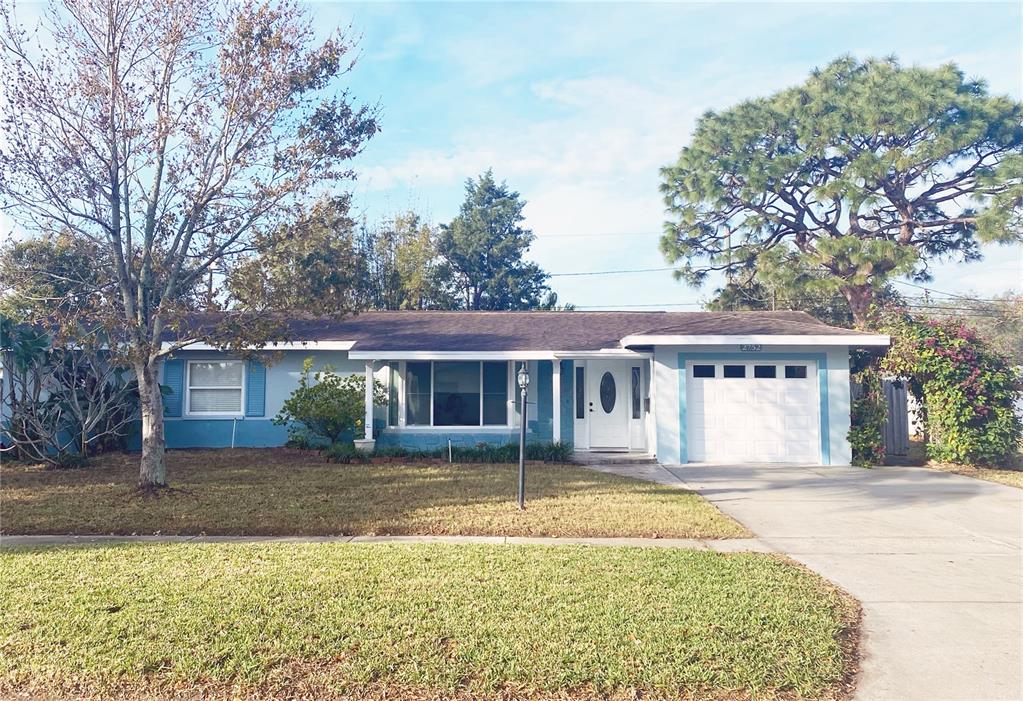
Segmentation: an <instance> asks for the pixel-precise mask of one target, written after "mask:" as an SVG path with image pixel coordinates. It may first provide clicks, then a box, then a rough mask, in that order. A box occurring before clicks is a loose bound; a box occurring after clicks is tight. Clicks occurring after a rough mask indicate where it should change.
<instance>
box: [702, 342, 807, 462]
mask: <svg viewBox="0 0 1023 701" xmlns="http://www.w3.org/2000/svg"><path fill="white" fill-rule="evenodd" d="M819 404H820V394H819V391H818V387H817V366H816V364H815V363H814V362H813V361H771V360H768V361H759V362H758V361H734V362H729V361H713V360H708V361H690V362H689V363H688V367H687V368H686V415H687V426H686V436H687V442H688V450H689V460H690V461H692V462H719V463H721V462H726V463H738V462H766V463H770V462H785V463H815V464H816V463H819V462H820V417H819V415H818V413H819Z"/></svg>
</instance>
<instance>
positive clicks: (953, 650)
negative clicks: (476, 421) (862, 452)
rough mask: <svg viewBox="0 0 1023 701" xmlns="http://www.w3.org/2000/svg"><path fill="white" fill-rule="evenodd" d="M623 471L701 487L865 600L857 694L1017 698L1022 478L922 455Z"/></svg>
mask: <svg viewBox="0 0 1023 701" xmlns="http://www.w3.org/2000/svg"><path fill="white" fill-rule="evenodd" d="M652 468H653V469H652ZM598 469H602V468H598ZM615 471H618V470H615ZM621 472H626V470H621ZM631 474H633V475H634V476H637V477H643V478H645V479H654V480H656V481H658V482H665V483H676V484H678V483H682V484H684V485H685V486H688V487H690V488H691V489H695V490H696V491H699V492H700V493H701V494H702V495H703V496H705V497H706V498H707V499H709V500H710V501H712V502H713V503H714V504H716V505H717V506H718V508H720V509H721V510H722V511H724V512H725V513H727V514H729V515H730V516H732V517H733V518H735V519H736V520H738V521H740V522H741V523H743V524H744V525H745V526H747V527H748V528H749V529H750V530H752V531H753V532H754V533H755V534H756V535H757V536H759V537H760V538H761V539H762V540H763V541H764V542H765V543H766V544H767V545H769V546H770V547H771V548H772V549H774V550H776V551H778V552H782V553H785V554H787V555H789V556H791V557H792V558H794V559H796V560H798V561H800V562H802V563H804V564H806V565H807V566H808V567H810V568H811V569H813V570H815V571H817V572H819V573H820V574H822V575H823V576H824V577H826V578H827V579H829V580H831V581H832V582H834V583H835V584H837V585H839V586H840V587H842V588H843V589H845V590H846V591H848V592H849V593H851V594H852V595H853V596H855V597H856V598H857V599H859V600H860V601H862V602H863V611H864V621H863V625H864V635H863V641H862V643H863V644H862V648H861V649H862V652H863V660H862V665H861V670H862V671H861V675H860V678H859V683H858V686H857V692H856V695H855V698H856V699H858V700H860V701H888V700H889V699H890V700H893V701H909V700H911V699H921V700H924V699H926V700H927V701H936V700H937V699H956V700H965V699H969V700H970V701H996V700H1010V699H1011V700H1013V701H1018V700H1020V699H1023V551H1021V547H1023V490H1020V489H1015V488H1013V487H1006V486H1002V485H997V484H992V483H989V482H983V481H980V480H975V479H971V478H968V477H960V476H957V475H950V474H946V473H941V472H935V471H931V470H926V469H923V468H888V467H882V468H876V469H873V470H863V469H859V468H841V467H796V466H717V465H714V466H709V465H708V466H702V465H692V466H683V467H675V468H663V467H661V468H655V467H654V466H636V469H635V470H634V471H633V472H632V473H631Z"/></svg>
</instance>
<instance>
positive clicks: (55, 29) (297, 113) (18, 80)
mask: <svg viewBox="0 0 1023 701" xmlns="http://www.w3.org/2000/svg"><path fill="white" fill-rule="evenodd" d="M0 25H2V27H0V51H2V54H3V61H2V63H0V82H2V83H3V85H4V99H3V100H2V101H0V123H2V130H3V133H4V139H3V140H2V141H0V200H3V202H4V204H5V207H6V212H7V213H9V214H10V215H11V216H12V217H14V218H15V219H16V221H18V222H19V224H20V225H21V226H22V227H23V228H24V229H25V231H26V232H28V233H37V232H41V231H47V230H51V229H61V230H66V231H67V232H68V234H69V235H71V236H74V237H75V238H76V239H79V240H81V241H82V242H85V243H87V244H88V245H89V246H92V247H94V249H95V250H96V259H95V261H96V265H97V268H98V269H99V270H100V271H102V272H103V274H104V275H105V276H109V277H108V279H106V280H104V282H105V283H107V284H105V285H103V286H101V288H100V289H101V290H102V293H103V294H104V299H103V304H102V305H97V309H98V310H99V313H98V314H96V315H95V316H94V317H93V318H91V319H90V320H89V323H90V325H91V326H90V327H97V326H101V327H103V328H105V329H106V332H107V333H108V334H109V335H110V336H111V337H112V338H118V339H119V341H120V342H119V343H117V344H114V345H113V346H112V347H114V348H116V349H117V351H118V352H119V354H120V355H121V356H122V357H121V358H118V359H117V362H118V363H121V362H123V363H124V364H126V365H127V366H129V367H131V368H132V370H133V372H134V374H135V376H136V378H137V382H138V389H139V395H140V404H141V416H142V457H141V461H140V469H139V486H140V488H142V489H153V488H158V487H161V486H164V485H165V484H166V481H167V477H166V464H165V460H164V449H165V440H164V433H163V431H164V426H163V403H162V398H161V394H160V388H159V385H158V383H157V369H158V367H159V364H160V362H161V361H162V359H163V357H164V356H165V355H167V354H168V353H170V352H173V351H174V350H175V349H176V348H177V347H178V346H179V345H180V343H184V342H185V340H182V341H181V342H180V343H179V342H173V343H172V342H169V341H168V335H169V333H170V332H174V331H182V330H187V331H188V333H189V335H191V336H192V337H193V339H194V340H204V341H207V342H209V343H212V344H215V345H218V346H219V347H236V348H239V347H245V346H247V345H251V344H257V343H260V342H261V341H263V340H265V339H267V338H268V337H270V336H272V335H279V334H280V333H281V330H280V329H279V328H277V325H276V324H275V322H274V317H273V316H272V315H252V314H249V315H247V316H246V318H245V322H244V323H240V322H239V319H238V317H237V316H234V317H231V316H229V317H228V318H227V319H226V321H225V323H224V324H223V325H220V326H217V327H212V328H187V327H186V326H185V324H186V323H187V312H188V311H189V309H188V308H187V305H185V304H182V303H181V302H180V300H181V298H182V296H183V295H184V294H186V293H187V292H188V291H189V290H192V289H193V288H195V287H196V286H197V285H198V284H199V283H200V282H202V281H204V280H208V279H209V276H210V273H211V271H216V270H221V271H223V272H224V273H225V274H230V273H231V270H232V267H231V261H233V260H234V259H235V258H236V257H238V256H241V255H244V254H247V253H249V252H251V251H253V250H254V249H256V248H257V247H258V246H260V245H262V243H263V241H264V239H263V237H261V235H262V234H265V233H266V232H271V231H275V230H277V229H278V228H279V226H280V225H282V224H284V223H288V222H291V221H294V220H295V219H297V218H298V217H297V216H296V215H298V214H299V213H300V212H301V205H302V203H303V202H305V201H307V199H308V198H309V197H310V196H311V194H312V193H315V192H322V191H323V189H324V188H327V187H333V186H336V184H337V183H338V182H342V181H344V180H345V179H347V178H350V177H352V175H353V174H352V171H351V168H350V166H349V165H348V162H349V160H350V159H351V158H352V157H354V156H355V155H356V154H358V153H359V151H360V150H361V149H362V147H363V145H364V144H365V142H366V140H367V139H368V138H370V137H371V136H372V135H373V134H374V133H375V132H376V131H377V122H376V116H375V110H374V109H372V108H368V107H357V106H355V105H353V101H352V99H351V97H350V96H349V95H348V94H347V92H345V91H343V90H340V89H339V86H338V79H339V78H340V77H342V76H344V75H345V74H346V73H347V72H348V71H349V70H351V69H352V67H353V65H354V63H353V61H352V60H351V49H352V44H351V42H350V41H349V40H348V39H347V38H346V37H345V36H343V35H338V34H334V35H332V36H331V37H330V38H328V39H327V40H326V41H324V42H322V43H318V42H317V41H316V39H315V34H316V32H315V31H314V28H313V26H312V24H311V21H310V19H309V16H308V14H307V11H305V10H303V9H300V8H299V7H298V5H297V3H296V2H293V1H292V0H282V2H279V3H278V2H273V1H272V0H262V1H257V2H247V3H227V4H224V3H209V2H207V1H206V0H175V1H174V2H164V1H163V0H135V1H134V2H128V3H114V2H107V1H106V0H82V1H81V2H75V3H69V4H68V5H67V6H64V7H62V6H60V5H56V4H55V5H53V6H52V7H51V9H50V12H49V17H48V19H47V21H46V22H44V23H42V25H41V28H40V29H39V30H38V31H39V32H40V33H39V34H35V35H34V34H31V33H29V32H28V31H26V30H25V29H23V28H22V27H21V26H19V25H18V24H17V22H16V21H15V20H14V15H13V12H12V11H11V9H10V5H9V4H8V5H6V6H5V7H4V9H0ZM187 340H192V339H187Z"/></svg>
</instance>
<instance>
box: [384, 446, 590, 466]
mask: <svg viewBox="0 0 1023 701" xmlns="http://www.w3.org/2000/svg"><path fill="white" fill-rule="evenodd" d="M373 455H374V456H376V457H389V458H408V459H410V460H427V459H436V458H444V459H447V457H448V449H447V448H438V449H436V450H414V449H408V448H401V447H398V446H389V447H380V448H377V449H376V450H375V451H373ZM571 455H572V444H571V443H527V444H526V459H527V460H543V461H545V462H568V459H569V458H570V457H571ZM451 459H452V460H453V461H454V462H478V463H507V462H518V459H519V445H518V443H502V444H496V445H495V444H491V443H477V444H476V445H474V446H452V448H451Z"/></svg>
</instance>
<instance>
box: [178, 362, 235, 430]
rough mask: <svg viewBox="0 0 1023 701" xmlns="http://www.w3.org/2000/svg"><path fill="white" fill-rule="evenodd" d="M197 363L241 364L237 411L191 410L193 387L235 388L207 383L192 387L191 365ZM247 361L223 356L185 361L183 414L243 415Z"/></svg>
mask: <svg viewBox="0 0 1023 701" xmlns="http://www.w3.org/2000/svg"><path fill="white" fill-rule="evenodd" d="M199 363H206V364H209V363H237V364H239V365H241V366H242V382H241V386H240V387H238V389H240V390H241V395H240V401H239V408H238V411H192V390H193V389H235V387H233V386H232V387H227V386H224V385H220V386H216V387H211V386H208V385H200V386H198V387H192V384H191V382H192V366H193V365H196V364H199ZM248 372H249V368H248V363H246V362H245V361H243V360H238V359H236V358H225V359H223V360H220V359H216V358H212V359H211V358H197V359H195V360H189V361H187V362H186V363H185V413H184V415H185V416H205V417H210V416H224V417H232V418H237V417H239V416H241V417H244V416H245V402H246V401H247V400H248V397H247V396H246V391H245V388H246V385H247V384H248V382H247V381H248Z"/></svg>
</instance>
